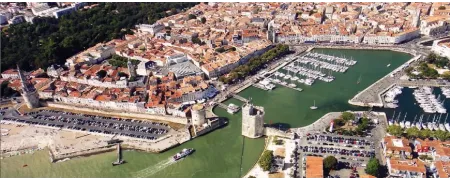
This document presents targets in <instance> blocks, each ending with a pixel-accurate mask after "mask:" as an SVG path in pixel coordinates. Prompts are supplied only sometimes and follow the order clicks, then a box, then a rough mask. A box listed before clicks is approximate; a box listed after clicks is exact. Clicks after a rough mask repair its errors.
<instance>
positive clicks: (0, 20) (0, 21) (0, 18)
mask: <svg viewBox="0 0 450 180" xmlns="http://www.w3.org/2000/svg"><path fill="white" fill-rule="evenodd" d="M7 23H8V19H7V18H6V16H5V15H3V14H0V25H3V24H7Z"/></svg>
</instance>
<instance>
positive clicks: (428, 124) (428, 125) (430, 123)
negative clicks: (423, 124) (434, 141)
mask: <svg viewBox="0 0 450 180" xmlns="http://www.w3.org/2000/svg"><path fill="white" fill-rule="evenodd" d="M435 119H436V115H433V120H431V122H428V123H427V127H428V129H429V130H433V125H432V124H433V123H432V122H433V121H434V120H435Z"/></svg>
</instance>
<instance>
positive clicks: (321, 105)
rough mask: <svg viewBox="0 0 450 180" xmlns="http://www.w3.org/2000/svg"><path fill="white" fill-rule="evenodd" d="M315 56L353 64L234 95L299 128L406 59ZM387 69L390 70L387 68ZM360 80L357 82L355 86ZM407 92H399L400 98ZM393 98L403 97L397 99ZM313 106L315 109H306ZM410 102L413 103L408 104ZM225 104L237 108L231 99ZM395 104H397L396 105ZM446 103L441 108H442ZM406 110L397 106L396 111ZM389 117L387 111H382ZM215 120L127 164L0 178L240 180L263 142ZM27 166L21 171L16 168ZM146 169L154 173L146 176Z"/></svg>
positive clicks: (232, 120) (31, 159)
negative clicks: (321, 76)
mask: <svg viewBox="0 0 450 180" xmlns="http://www.w3.org/2000/svg"><path fill="white" fill-rule="evenodd" d="M314 51H316V52H319V53H323V54H329V55H333V54H334V55H335V56H344V55H345V57H348V58H349V57H352V59H353V60H357V61H358V62H357V63H356V64H355V65H354V66H351V67H350V68H349V69H348V71H347V72H345V73H333V76H335V77H336V79H335V80H334V81H332V82H329V83H327V82H321V81H316V82H315V83H314V84H313V85H312V86H307V85H302V84H299V85H298V87H300V88H302V89H303V91H302V92H298V91H296V90H293V89H290V88H286V87H282V86H278V85H277V87H276V88H275V89H274V90H272V91H264V90H261V89H258V88H255V87H252V86H251V87H249V88H248V89H246V90H244V91H242V92H241V93H239V95H241V96H242V97H245V98H248V97H251V98H252V102H253V103H254V104H255V105H258V106H264V108H265V111H266V115H265V122H266V123H270V124H272V125H273V126H275V127H279V128H289V127H301V126H306V125H309V124H311V123H313V122H314V121H315V120H317V119H318V118H320V117H321V116H323V115H324V114H326V113H328V112H330V111H345V110H363V109H364V108H358V107H355V106H351V105H349V104H348V103H347V101H348V100H349V99H351V98H352V97H353V96H354V95H355V94H357V93H358V92H359V91H362V90H363V89H365V88H366V87H368V86H369V85H370V84H372V83H374V82H375V81H377V80H378V79H380V78H381V77H383V76H385V75H386V74H388V73H389V72H391V71H392V70H394V69H395V68H397V67H399V66H400V65H401V64H403V63H404V62H406V61H407V60H409V59H410V58H411V56H410V55H408V54H404V53H398V52H392V51H371V50H338V49H318V50H314ZM387 64H391V66H389V67H387ZM358 79H360V83H357V81H358ZM406 94H407V93H404V95H405V96H406ZM399 98H403V95H402V97H399ZM314 101H315V102H316V106H317V107H318V109H316V110H311V109H310V108H309V107H310V106H312V105H313V103H314ZM412 101H414V100H413V99H412ZM224 103H225V104H229V103H233V104H237V105H242V102H240V101H238V100H236V99H230V100H228V101H225V102H224ZM400 103H403V102H402V100H400ZM446 104H447V103H446ZM403 107H405V110H408V107H407V106H406V105H405V106H403V105H402V104H401V105H400V108H403ZM388 111H389V112H390V110H388ZM214 112H215V113H216V114H217V115H218V116H222V117H226V118H228V120H229V123H228V125H227V126H225V127H223V128H221V129H218V130H215V131H213V132H211V133H208V134H206V135H204V136H201V137H199V138H196V139H194V140H192V141H190V142H187V143H185V144H182V145H180V146H178V147H176V148H173V149H171V150H168V151H166V152H164V153H160V154H151V153H146V152H137V151H124V152H123V158H124V160H126V161H127V163H125V164H123V165H120V166H115V167H113V166H111V162H112V161H114V160H115V159H116V156H115V153H114V152H111V153H104V154H100V155H94V156H90V157H82V158H75V159H72V160H69V161H65V162H61V163H53V164H52V163H50V161H49V159H48V153H47V152H46V151H39V152H36V153H34V154H27V155H21V156H15V157H10V158H5V159H2V160H1V169H2V170H1V174H0V176H1V177H137V176H139V177H194V178H195V177H235V178H237V177H240V176H243V175H245V173H246V172H247V171H248V170H249V169H250V168H251V167H252V166H253V165H254V164H255V163H256V161H257V159H258V157H259V155H260V154H261V152H262V150H263V148H264V139H261V138H260V139H244V138H243V137H242V136H241V113H240V112H239V113H237V114H234V115H231V114H228V113H227V112H226V110H224V109H221V108H216V109H215V110H214ZM183 148H194V149H195V150H196V151H195V153H193V154H192V155H190V156H189V157H187V158H185V159H184V160H182V161H179V162H176V163H166V162H165V161H166V160H167V159H168V158H170V157H171V156H172V155H174V154H175V153H177V152H179V151H180V150H181V149H183ZM24 164H27V165H28V166H27V167H22V166H23V165H24ZM146 169H156V170H152V171H147V170H146Z"/></svg>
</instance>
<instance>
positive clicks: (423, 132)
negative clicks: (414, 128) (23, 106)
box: [419, 129, 433, 139]
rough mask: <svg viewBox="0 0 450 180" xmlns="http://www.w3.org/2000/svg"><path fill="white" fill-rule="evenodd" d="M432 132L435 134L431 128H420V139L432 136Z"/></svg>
mask: <svg viewBox="0 0 450 180" xmlns="http://www.w3.org/2000/svg"><path fill="white" fill-rule="evenodd" d="M432 134H433V132H432V131H431V130H429V129H423V130H420V132H419V137H420V139H427V138H430V137H431V136H432Z"/></svg>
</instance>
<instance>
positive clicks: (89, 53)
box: [66, 43, 115, 67]
mask: <svg viewBox="0 0 450 180" xmlns="http://www.w3.org/2000/svg"><path fill="white" fill-rule="evenodd" d="M113 54H115V46H114V45H111V44H103V43H99V44H97V45H95V46H94V47H91V48H89V49H87V50H86V51H84V52H81V53H79V54H76V55H74V56H72V57H70V58H68V59H67V60H66V66H68V67H70V66H73V65H75V64H80V63H81V64H83V63H86V62H87V63H91V64H96V63H99V62H101V61H103V60H105V59H107V58H109V57H111V56H112V55H113Z"/></svg>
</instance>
